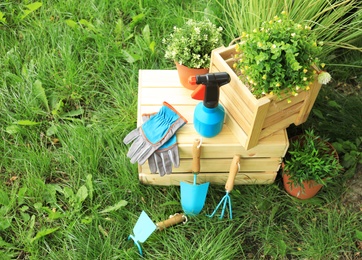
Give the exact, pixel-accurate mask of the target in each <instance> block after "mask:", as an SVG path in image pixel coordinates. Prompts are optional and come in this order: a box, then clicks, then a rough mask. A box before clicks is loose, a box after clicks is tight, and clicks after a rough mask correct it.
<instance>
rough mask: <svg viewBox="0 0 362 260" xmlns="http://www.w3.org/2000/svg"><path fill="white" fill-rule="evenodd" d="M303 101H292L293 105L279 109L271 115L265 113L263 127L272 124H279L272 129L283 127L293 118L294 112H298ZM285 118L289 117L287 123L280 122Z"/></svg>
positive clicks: (292, 120) (271, 125)
mask: <svg viewBox="0 0 362 260" xmlns="http://www.w3.org/2000/svg"><path fill="white" fill-rule="evenodd" d="M303 103H304V102H299V103H294V105H293V106H290V107H289V108H288V109H285V110H282V111H279V112H278V113H274V114H271V115H269V114H268V115H267V116H266V118H265V120H264V125H263V128H268V127H273V126H274V125H278V124H279V125H280V127H279V128H278V127H274V128H273V129H274V130H280V129H285V128H286V127H288V126H289V125H290V124H292V123H293V122H294V120H295V117H296V114H298V113H299V111H300V109H301V107H302V106H303ZM286 118H290V120H289V124H280V121H283V120H284V119H286Z"/></svg>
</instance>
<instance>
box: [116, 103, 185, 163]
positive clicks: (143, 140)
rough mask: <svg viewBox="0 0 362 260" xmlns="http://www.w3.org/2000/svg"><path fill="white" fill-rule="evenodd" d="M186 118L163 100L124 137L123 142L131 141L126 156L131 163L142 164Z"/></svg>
mask: <svg viewBox="0 0 362 260" xmlns="http://www.w3.org/2000/svg"><path fill="white" fill-rule="evenodd" d="M186 123H187V120H186V119H185V118H184V117H183V116H182V115H180V114H179V113H178V112H177V110H176V109H175V108H173V107H172V106H171V105H170V104H168V103H167V102H163V105H162V107H161V109H160V111H159V112H158V113H157V114H155V115H154V116H153V117H152V118H150V119H149V120H148V121H147V122H144V123H143V124H142V125H141V126H140V127H138V128H136V129H134V130H132V131H131V132H130V133H129V134H128V135H127V136H126V137H125V138H124V139H123V142H124V143H125V144H129V143H130V142H132V141H133V143H132V145H131V148H130V149H129V151H128V153H127V157H128V158H130V159H131V163H135V162H138V163H139V164H141V165H142V164H144V163H145V161H146V160H147V159H148V158H149V157H150V156H151V155H152V154H153V153H154V152H155V151H156V150H157V149H158V148H160V147H161V146H162V145H163V144H165V143H166V142H167V141H168V140H169V139H170V138H171V137H172V136H173V135H174V134H175V133H176V131H177V130H178V129H179V128H181V127H182V126H183V125H184V124H186Z"/></svg>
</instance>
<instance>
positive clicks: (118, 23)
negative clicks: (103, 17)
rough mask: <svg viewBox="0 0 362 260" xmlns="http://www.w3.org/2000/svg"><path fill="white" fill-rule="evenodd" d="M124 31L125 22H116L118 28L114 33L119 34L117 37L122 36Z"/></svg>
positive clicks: (119, 20)
mask: <svg viewBox="0 0 362 260" xmlns="http://www.w3.org/2000/svg"><path fill="white" fill-rule="evenodd" d="M122 31H123V20H122V19H118V20H117V22H116V26H115V28H114V32H115V33H116V34H117V35H121V34H122Z"/></svg>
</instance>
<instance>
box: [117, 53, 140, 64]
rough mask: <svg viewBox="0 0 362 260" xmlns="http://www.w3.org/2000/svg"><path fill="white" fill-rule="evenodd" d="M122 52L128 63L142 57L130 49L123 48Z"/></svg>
mask: <svg viewBox="0 0 362 260" xmlns="http://www.w3.org/2000/svg"><path fill="white" fill-rule="evenodd" d="M122 54H123V55H124V57H125V60H126V61H127V62H128V63H134V62H136V61H138V60H140V59H141V56H140V55H138V54H135V53H132V54H131V53H129V52H128V51H126V50H122Z"/></svg>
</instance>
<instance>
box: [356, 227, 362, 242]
mask: <svg viewBox="0 0 362 260" xmlns="http://www.w3.org/2000/svg"><path fill="white" fill-rule="evenodd" d="M356 238H357V239H358V240H361V241H362V231H359V230H356Z"/></svg>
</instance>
